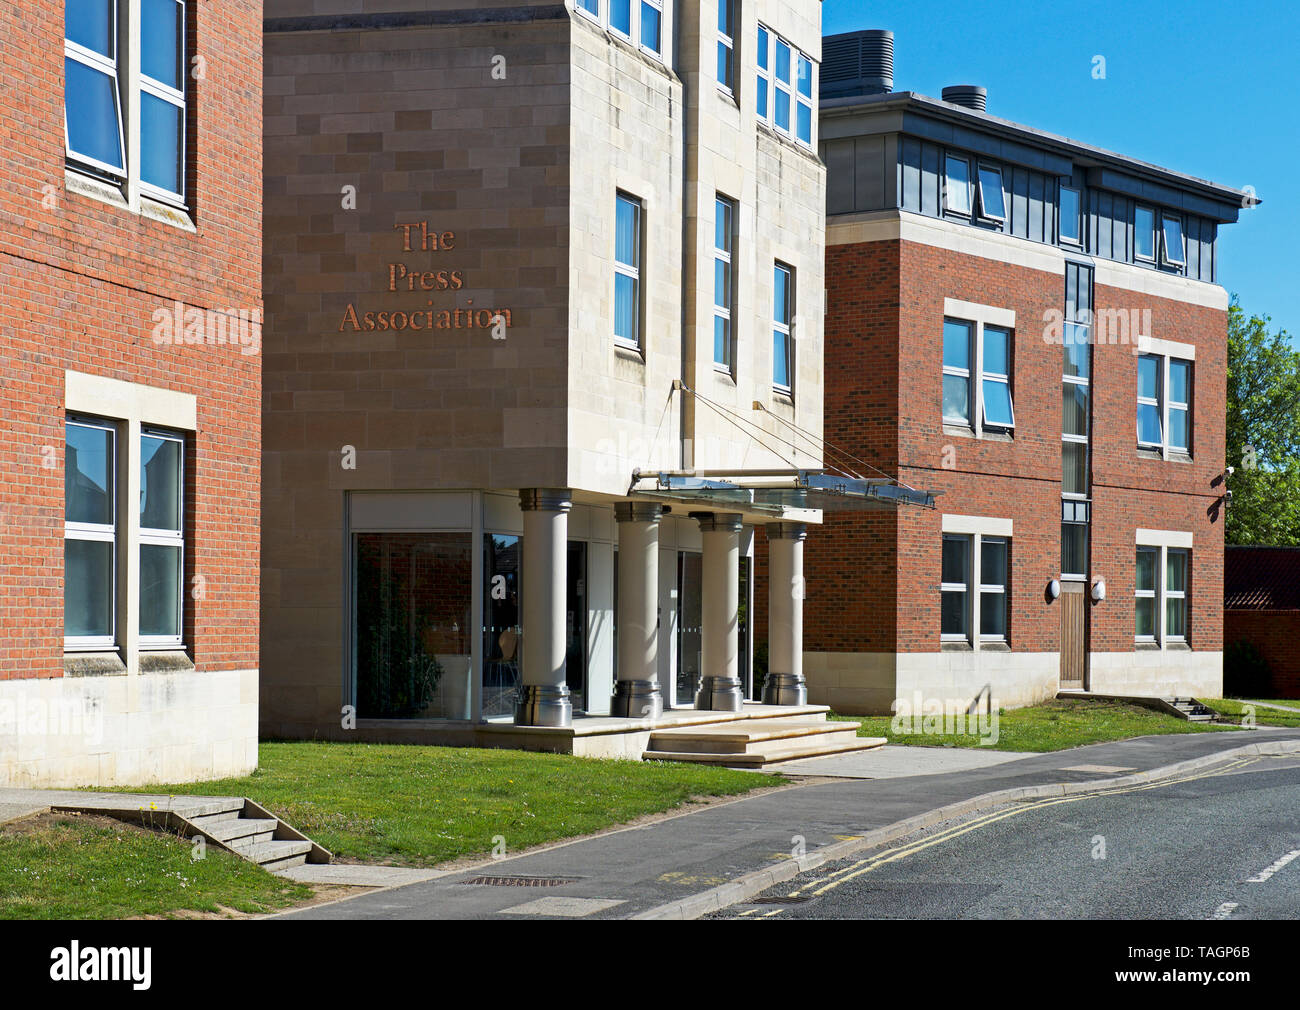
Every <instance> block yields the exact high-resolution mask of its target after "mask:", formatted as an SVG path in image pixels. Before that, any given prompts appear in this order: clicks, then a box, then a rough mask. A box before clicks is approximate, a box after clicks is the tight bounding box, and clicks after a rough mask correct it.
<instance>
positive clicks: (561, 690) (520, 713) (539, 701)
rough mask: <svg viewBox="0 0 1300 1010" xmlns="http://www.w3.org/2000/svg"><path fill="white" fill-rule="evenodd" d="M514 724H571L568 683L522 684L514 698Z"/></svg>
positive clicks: (551, 725)
mask: <svg viewBox="0 0 1300 1010" xmlns="http://www.w3.org/2000/svg"><path fill="white" fill-rule="evenodd" d="M515 725H516V726H550V727H555V728H562V727H565V726H572V725H573V702H571V701H570V700H569V685H568V684H561V685H559V686H558V687H552V686H550V685H542V684H524V685H522V686H521V687H520V688H519V697H518V698H517V699H516V700H515Z"/></svg>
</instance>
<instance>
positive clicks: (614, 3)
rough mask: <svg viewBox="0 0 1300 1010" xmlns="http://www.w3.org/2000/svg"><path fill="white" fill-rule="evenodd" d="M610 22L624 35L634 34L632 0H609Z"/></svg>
mask: <svg viewBox="0 0 1300 1010" xmlns="http://www.w3.org/2000/svg"><path fill="white" fill-rule="evenodd" d="M609 23H610V24H611V25H612V26H613V27H614V28H616V29H617V30H618V31H620V32H622V33H623V34H624V35H628V36H630V35H631V34H632V0H609Z"/></svg>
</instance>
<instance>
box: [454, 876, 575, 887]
mask: <svg viewBox="0 0 1300 1010" xmlns="http://www.w3.org/2000/svg"><path fill="white" fill-rule="evenodd" d="M577 882H578V878H576V877H520V876H481V877H470V878H469V879H468V880H462V881H461V883H462V884H464V885H466V886H470V885H474V886H478V887H559V886H560V885H561V884H576V883H577Z"/></svg>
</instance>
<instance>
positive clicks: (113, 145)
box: [63, 59, 122, 168]
mask: <svg viewBox="0 0 1300 1010" xmlns="http://www.w3.org/2000/svg"><path fill="white" fill-rule="evenodd" d="M63 69H64V73H65V75H66V81H65V95H64V106H63V108H64V114H65V115H66V117H67V121H68V146H69V148H70V149H71V151H72V153H73V154H80V155H83V156H85V157H87V158H94V159H95V160H96V161H102V162H103V163H104V164H106V165H112V166H113V167H114V168H121V167H122V135H121V133H120V132H119V131H118V120H117V82H116V81H115V80H113V78H112V77H110V76H109V75H108V74H102V73H100V72H99V71H98V70H92V69H91V68H90V67H88V66H86V65H85V64H84V63H78V62H77V61H76V60H70V59H65V60H64V61H63Z"/></svg>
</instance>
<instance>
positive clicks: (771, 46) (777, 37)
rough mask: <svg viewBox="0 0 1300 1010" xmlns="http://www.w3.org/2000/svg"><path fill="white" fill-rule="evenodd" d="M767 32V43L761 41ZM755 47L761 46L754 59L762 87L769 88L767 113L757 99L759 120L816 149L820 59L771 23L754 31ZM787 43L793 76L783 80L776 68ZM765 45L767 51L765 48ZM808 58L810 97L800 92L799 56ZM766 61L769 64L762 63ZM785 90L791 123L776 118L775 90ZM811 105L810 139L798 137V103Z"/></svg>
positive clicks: (796, 141) (805, 145)
mask: <svg viewBox="0 0 1300 1010" xmlns="http://www.w3.org/2000/svg"><path fill="white" fill-rule="evenodd" d="M764 34H766V35H767V43H766V47H765V46H764V44H763V41H762V35H764ZM754 38H755V49H757V50H759V52H758V54H757V58H756V59H755V61H754V62H755V66H756V68H757V70H756V73H757V77H758V80H759V81H760V82H761V83H760V84H759V87H760V89H761V88H766V89H767V114H766V115H764V114H763V113H762V112H760V111H759V109H758V104H757V102H755V105H754V111H755V115H756V116H757V117H758V121H759V122H760V123H762V124H763V125H764V126H766V127H768V128H769V129H772V130H774V131H776V133H778V134H779V135H780V136H782V137H785V138H787V139H789V140H791V141H793V142H794V143H796V144H798V145H799V146H800V147H802V148H805V149H807V150H810V151H811V150H816V144H817V61H816V60H814V59H813V58H812V57H811V56H809V55H808V54H807V53H805V52H804V51H803V50H802V49H800V48H799V47H798V46H796V45H795V44H794V43H793V42H791V41H790V40H789V39H787V38H786V37H785V36H783V35H781V34H780V33H779V32H777V31H775V30H774V29H773V28H771V27H770V26H769V25H766V24H763V23H762V22H759V24H758V28H757V30H756V32H755V35H754ZM777 45H785V46H786V47H788V48H789V50H790V78H789V80H782V79H781V78H780V77H779V76H777V72H776V47H777ZM764 49H765V51H763V50H764ZM801 58H802V59H804V60H807V61H808V63H809V65H810V66H811V67H812V77H811V88H812V96H811V97H810V98H809V99H808V100H806V101H805V100H803V99H802V98H801V97H800V95H799V60H800V59H801ZM764 63H766V64H767V65H766V67H765V66H764V65H763V64H764ZM778 90H780V91H783V92H785V94H786V96H787V98H789V100H790V122H789V125H788V126H781V125H780V124H779V123H777V121H776V93H777V91H778ZM800 102H802V103H803V104H804V105H806V106H808V107H809V108H810V109H811V113H812V114H811V119H810V122H811V124H812V125H811V130H810V133H811V136H810V137H809V139H808V140H807V141H804V140H800V139H799V104H800Z"/></svg>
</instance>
